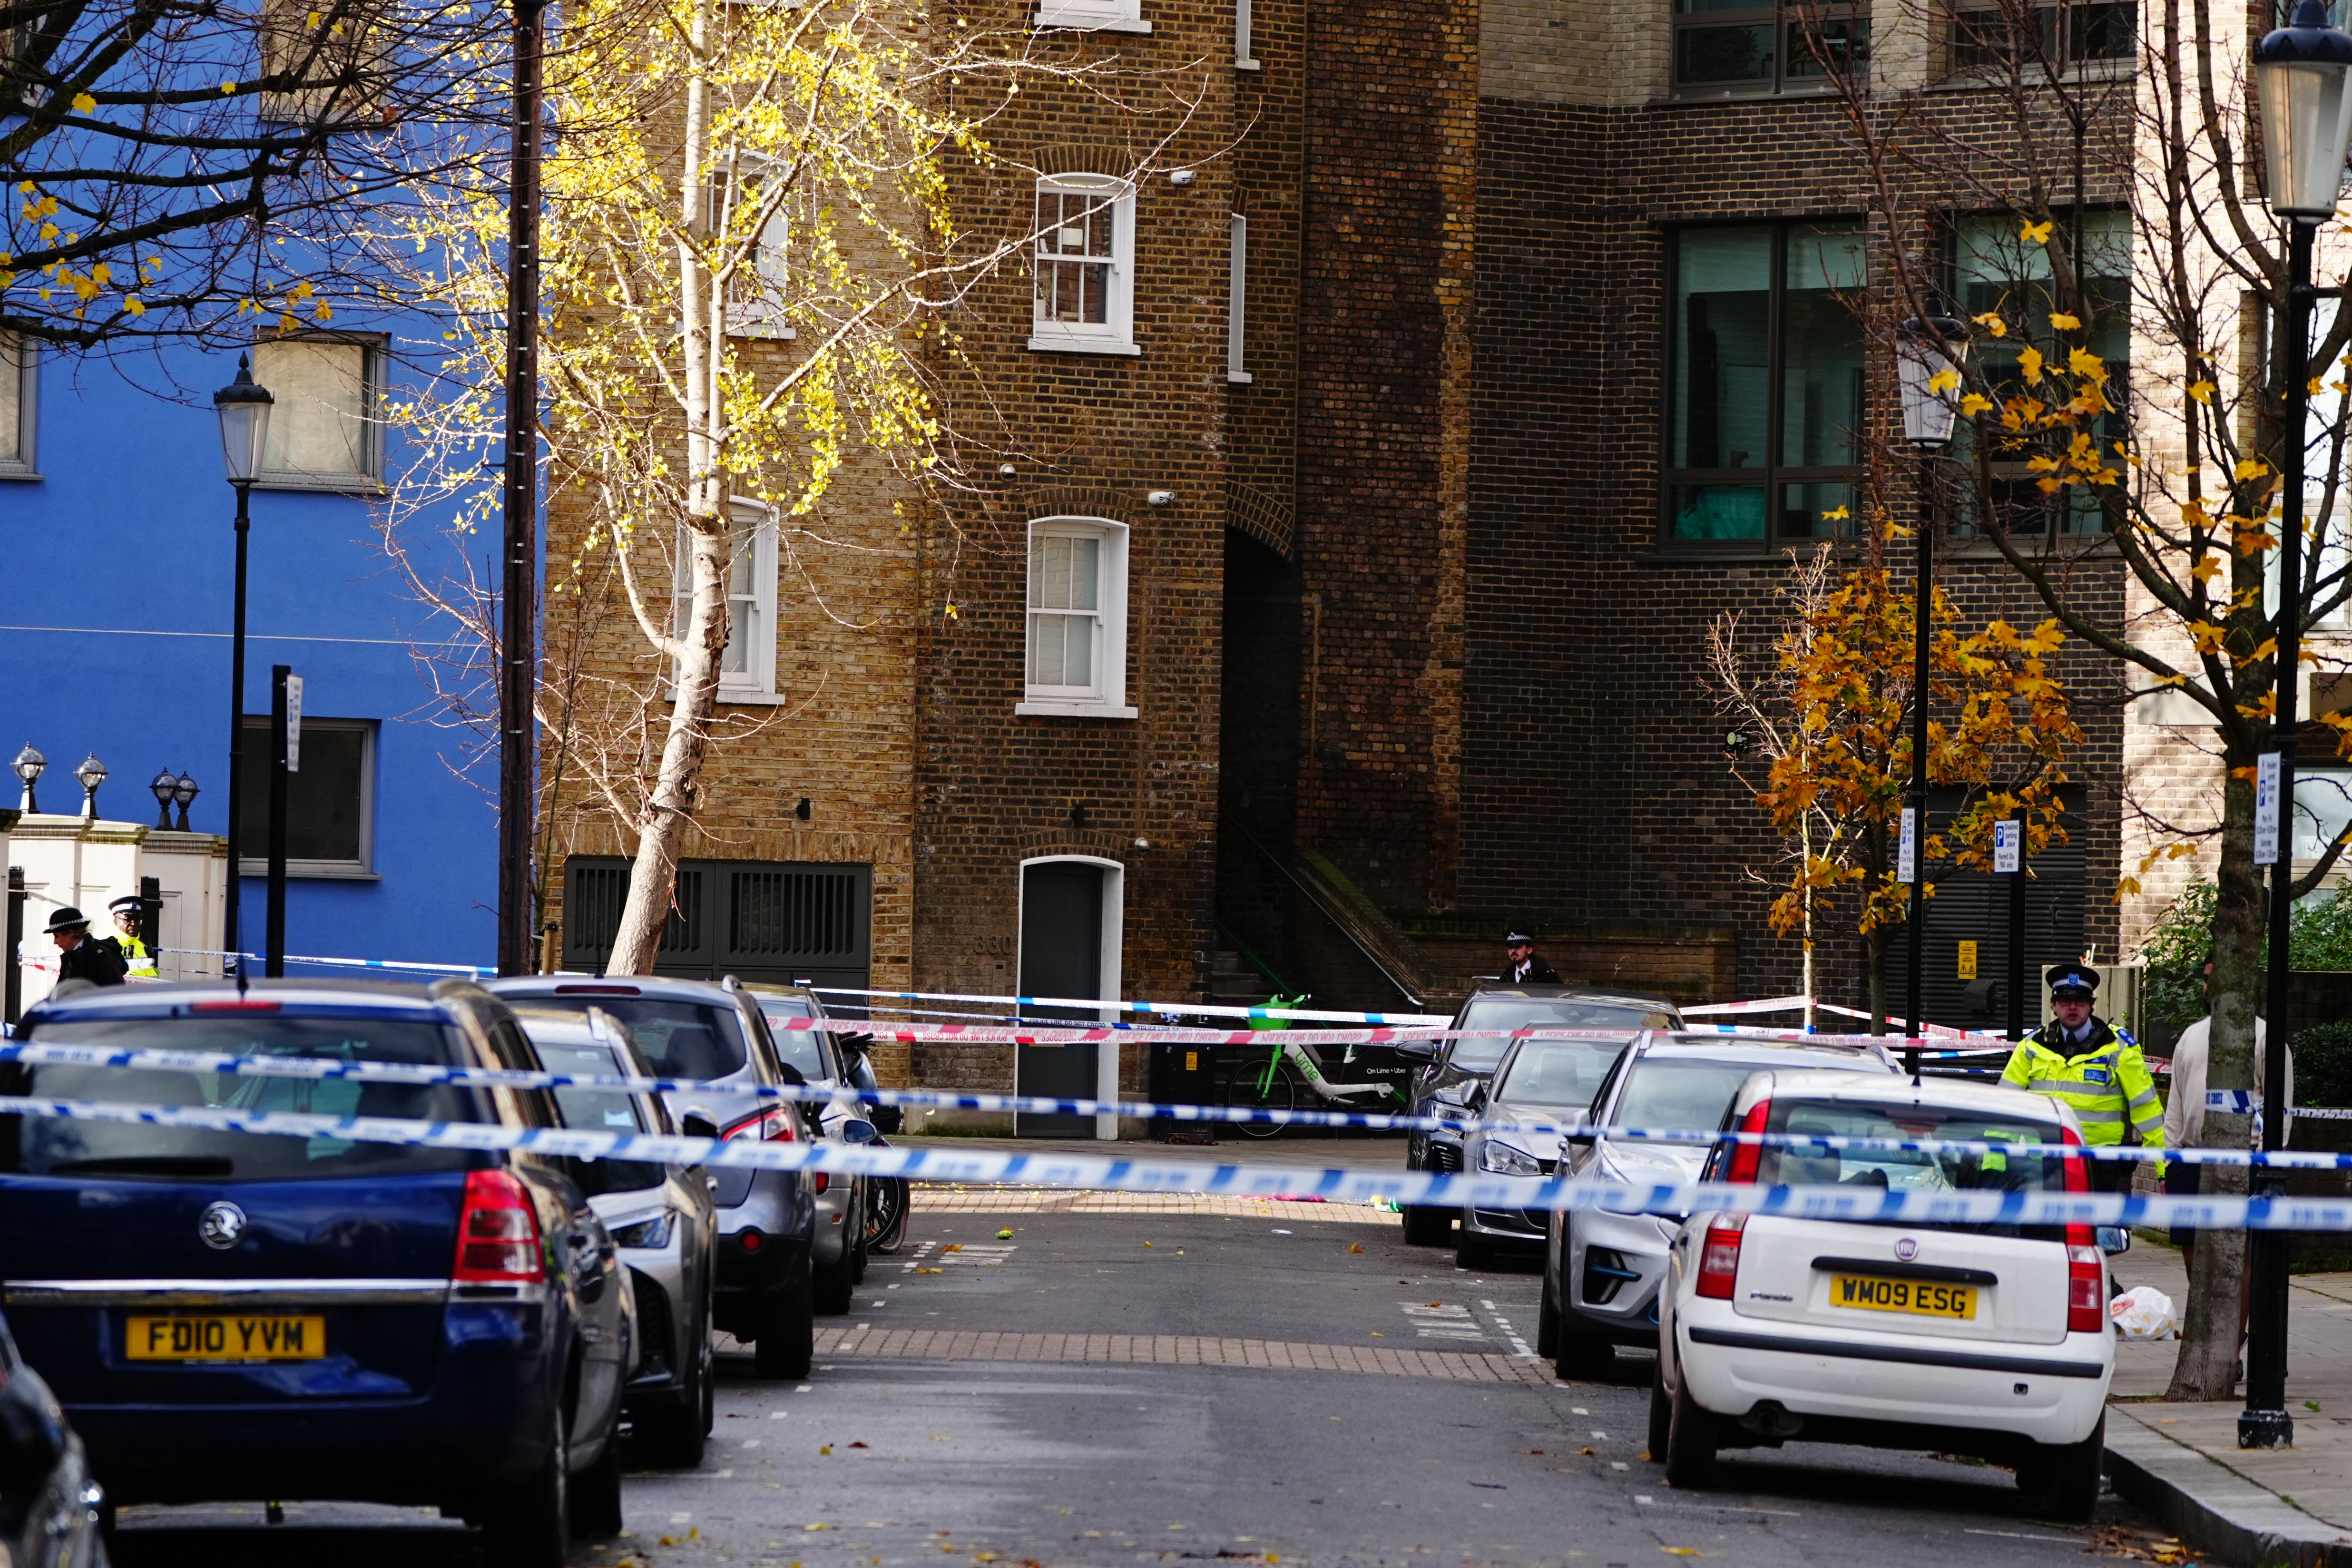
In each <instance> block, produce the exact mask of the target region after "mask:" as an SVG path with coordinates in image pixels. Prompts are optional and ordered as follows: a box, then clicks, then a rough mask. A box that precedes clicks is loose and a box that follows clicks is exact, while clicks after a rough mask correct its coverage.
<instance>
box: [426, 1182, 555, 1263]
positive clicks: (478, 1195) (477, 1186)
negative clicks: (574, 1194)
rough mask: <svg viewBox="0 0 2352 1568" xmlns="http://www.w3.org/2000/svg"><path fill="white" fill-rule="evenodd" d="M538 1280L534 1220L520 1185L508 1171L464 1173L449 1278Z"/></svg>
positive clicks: (534, 1211) (534, 1215)
mask: <svg viewBox="0 0 2352 1568" xmlns="http://www.w3.org/2000/svg"><path fill="white" fill-rule="evenodd" d="M544 1277H545V1266H544V1264H543V1263H542V1262H541V1258H540V1245H539V1214H538V1212H537V1211H536V1210H534V1209H533V1208H532V1207H531V1206H530V1194H527V1193H525V1192H524V1191H523V1187H522V1183H521V1182H520V1181H518V1180H517V1179H516V1178H515V1176H514V1174H513V1173H511V1172H508V1171H468V1172H467V1173H466V1209H465V1212H464V1213H463V1214H462V1215H459V1216H458V1218H457V1263H456V1265H455V1266H454V1267H453V1268H451V1269H450V1270H449V1278H451V1279H457V1280H470V1281H476V1282H482V1283H488V1282H490V1281H501V1282H514V1281H537V1280H539V1279H543V1278H544Z"/></svg>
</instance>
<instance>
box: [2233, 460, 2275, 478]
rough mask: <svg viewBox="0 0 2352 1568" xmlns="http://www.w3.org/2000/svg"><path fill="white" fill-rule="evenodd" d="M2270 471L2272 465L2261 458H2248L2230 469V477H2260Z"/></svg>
mask: <svg viewBox="0 0 2352 1568" xmlns="http://www.w3.org/2000/svg"><path fill="white" fill-rule="evenodd" d="M2270 471H2271V470H2270V465H2269V464H2267V463H2265V462H2263V460H2262V459H2261V458H2242V459H2241V460H2240V462H2239V464H2238V466H2237V467H2236V468H2232V469H2231V471H2230V477H2231V479H2261V478H2262V477H2263V475H2264V474H2267V473H2269V472H2270Z"/></svg>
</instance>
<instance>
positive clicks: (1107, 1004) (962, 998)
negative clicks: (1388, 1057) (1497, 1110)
mask: <svg viewBox="0 0 2352 1568" xmlns="http://www.w3.org/2000/svg"><path fill="white" fill-rule="evenodd" d="M809 989H810V990H812V991H814V992H815V993H816V994H818V995H820V996H866V997H872V998H877V999H880V1000H884V1001H895V1002H992V1003H994V1004H996V1005H999V1006H1002V1007H1084V1008H1087V1009H1088V1010H1090V1011H1093V1012H1108V1011H1110V1010H1112V1009H1114V1008H1115V1009H1117V1010H1118V1011H1120V1012H1123V1013H1162V1014H1171V1015H1173V1016H1178V1017H1188V1018H1303V1019H1306V1020H1307V1021H1309V1022H1312V1023H1323V1024H1385V1025H1388V1026H1391V1027H1398V1026H1402V1027H1408V1028H1411V1027H1434V1028H1441V1029H1442V1028H1444V1026H1446V1025H1448V1024H1450V1023H1452V1022H1453V1021H1454V1016H1453V1015H1452V1014H1450V1013H1337V1012H1331V1011H1328V1010H1325V1009H1318V1008H1311V1007H1233V1006H1226V1005H1223V1004H1218V1003H1210V1002H1115V1001H1105V1000H1103V999H1102V998H1100V997H1096V996H996V995H989V994H982V993H979V992H967V991H853V990H851V989H850V988H848V987H847V986H844V985H812V986H810V987H809Z"/></svg>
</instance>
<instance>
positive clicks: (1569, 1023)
mask: <svg viewBox="0 0 2352 1568" xmlns="http://www.w3.org/2000/svg"><path fill="white" fill-rule="evenodd" d="M1676 1026H1677V1025H1676V1022H1675V1016H1674V1015H1673V1014H1672V1013H1669V1012H1666V1011H1664V1009H1662V1008H1656V1007H1635V1006H1629V1005H1626V1004H1624V1003H1622V1002H1586V1001H1582V1000H1580V999H1579V998H1577V997H1574V996H1494V997H1485V996H1474V997H1472V998H1471V999H1470V1000H1469V1001H1468V1002H1467V1003H1466V1004H1465V1005H1464V1006H1463V1009H1462V1020H1461V1022H1459V1023H1458V1024H1456V1025H1454V1027H1455V1028H1457V1029H1624V1030H1627V1031H1629V1032H1630V1031H1632V1030H1635V1029H1671V1028H1675V1027H1676ZM1510 1048H1511V1042H1510V1041H1509V1040H1507V1039H1491V1038H1490V1039H1484V1040H1456V1041H1454V1054H1453V1056H1452V1057H1450V1058H1448V1059H1449V1060H1450V1061H1452V1062H1453V1063H1454V1066H1456V1067H1465V1068H1491V1067H1493V1066H1494V1065H1495V1064H1496V1062H1498V1061H1501V1060H1502V1059H1503V1053H1504V1052H1505V1051H1507V1050H1509V1049H1510Z"/></svg>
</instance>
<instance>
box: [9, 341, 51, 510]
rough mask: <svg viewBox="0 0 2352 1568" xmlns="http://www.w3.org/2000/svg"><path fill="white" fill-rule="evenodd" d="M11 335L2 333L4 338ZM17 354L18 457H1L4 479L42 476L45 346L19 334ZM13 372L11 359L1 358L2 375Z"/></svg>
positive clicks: (37, 477) (15, 354) (15, 355)
mask: <svg viewBox="0 0 2352 1568" xmlns="http://www.w3.org/2000/svg"><path fill="white" fill-rule="evenodd" d="M7 335H8V334H5V333H0V338H5V337H6V336H7ZM14 357H15V359H16V371H15V373H14V374H16V452H17V456H16V457H15V458H5V459H0V479H39V478H40V477H41V466H40V458H41V452H40V446H39V442H38V437H39V436H40V432H41V345H40V344H38V343H37V342H34V341H33V340H32V339H30V338H26V337H18V338H16V348H15V353H14ZM6 374H10V372H9V369H8V365H7V362H6V361H5V360H0V375H6Z"/></svg>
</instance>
